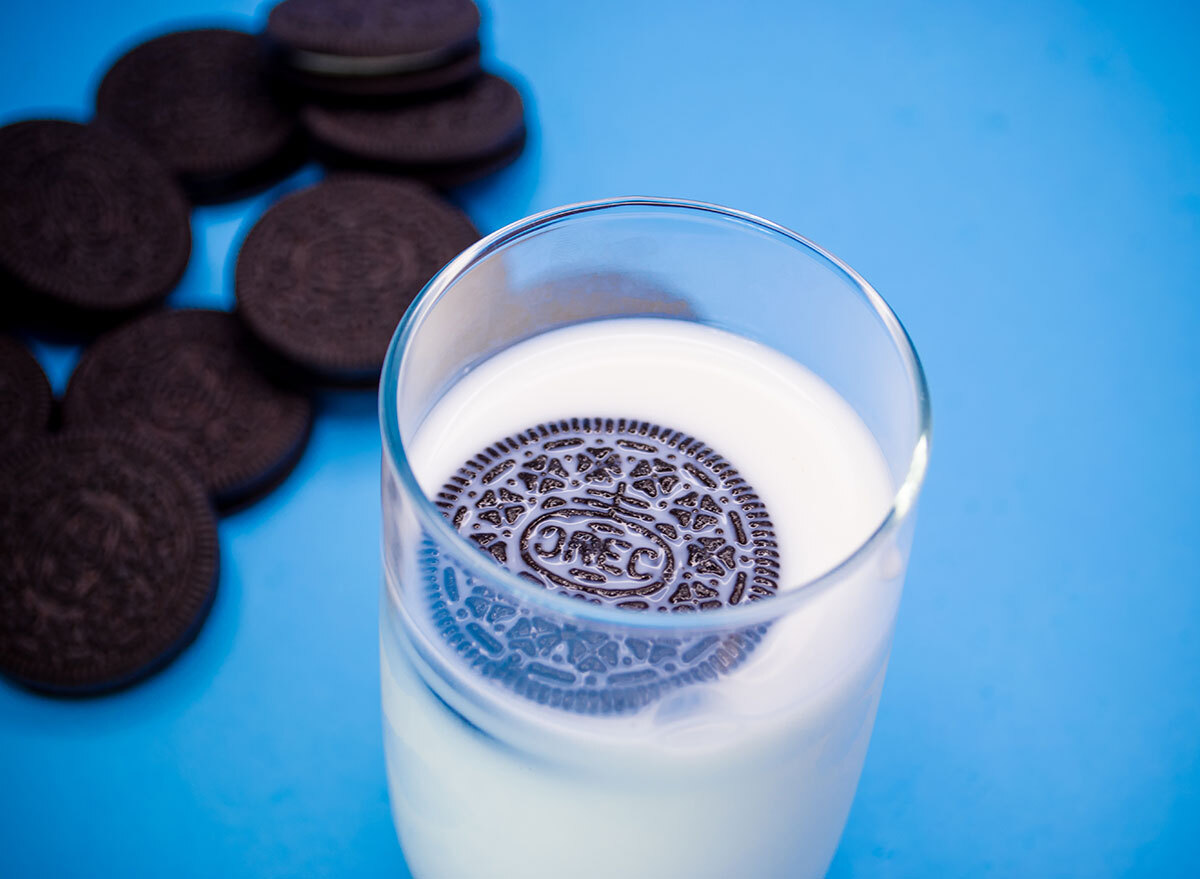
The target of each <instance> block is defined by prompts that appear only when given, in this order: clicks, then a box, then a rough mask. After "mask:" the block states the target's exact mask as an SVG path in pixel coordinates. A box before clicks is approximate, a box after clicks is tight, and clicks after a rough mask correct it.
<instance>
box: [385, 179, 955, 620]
mask: <svg viewBox="0 0 1200 879" xmlns="http://www.w3.org/2000/svg"><path fill="white" fill-rule="evenodd" d="M638 207H646V208H665V209H670V210H678V211H680V212H685V213H689V212H690V213H694V214H697V215H703V214H708V215H715V216H717V217H719V218H722V219H725V220H733V221H738V222H741V223H747V224H749V225H751V226H755V227H758V228H759V229H761V230H764V231H767V232H770V233H773V234H774V235H776V236H780V237H782V238H783V239H785V240H787V241H788V242H790V243H791V244H792V245H793V246H795V245H799V247H801V248H803V249H806V250H809V251H811V252H812V253H814V254H816V255H817V256H818V257H820V258H821V259H822V260H824V261H825V262H826V263H828V264H829V265H830V266H831V267H832V268H834V269H836V270H838V271H840V272H841V273H842V274H843V275H844V276H845V277H846V278H847V279H848V280H849V281H850V282H851V284H852V285H853V286H854V287H855V288H857V290H858V292H859V293H860V294H861V295H862V296H863V297H864V298H865V299H866V300H867V303H868V304H869V305H870V306H871V308H872V309H873V310H874V312H875V314H876V316H877V317H878V318H879V319H880V320H881V321H882V322H883V325H884V327H885V329H886V330H887V332H888V335H889V336H890V337H891V341H892V343H893V345H895V347H896V349H897V350H898V351H899V352H900V355H901V357H902V358H903V360H904V365H905V367H906V369H907V372H908V375H909V379H910V380H911V382H912V385H913V388H914V390H915V394H916V398H915V400H914V401H913V403H914V405H915V407H916V408H917V409H918V430H917V436H916V439H915V441H914V443H913V448H912V453H911V455H910V457H909V466H908V471H907V473H906V474H905V477H904V479H903V480H902V481H901V483H900V485H899V486H898V487H897V488H896V491H895V494H894V495H893V497H892V502H891V504H890V505H889V507H888V511H887V514H886V515H885V516H884V517H883V520H882V521H881V522H880V523H879V524H878V525H877V526H876V527H875V529H874V530H873V531H871V533H870V534H868V535H867V536H866V537H865V538H864V539H863V540H862V541H860V542H859V543H858V544H857V545H856V546H855V548H854V549H853V550H852V551H851V552H849V553H848V554H847V555H846V556H844V557H843V558H842V559H841V560H840V561H838V562H837V563H836V564H834V565H832V566H830V567H829V568H827V569H826V570H824V571H822V572H821V573H819V574H817V575H815V576H813V577H810V578H809V579H807V580H805V581H803V582H801V583H799V584H797V585H792V586H789V587H787V588H786V589H782V590H781V591H779V592H777V593H776V594H775V595H774V596H773V597H772V598H771V600H770V601H755V602H749V603H747V604H743V605H738V606H725V607H721V608H717V609H714V610H708V611H704V612H703V613H689V614H641V613H636V612H630V611H629V610H623V609H621V608H618V607H615V606H607V605H600V604H592V603H591V602H587V601H580V600H579V599H577V598H572V597H570V596H568V595H566V594H564V593H560V592H552V591H550V590H548V589H545V588H543V587H541V586H539V585H537V584H534V583H531V582H529V581H527V580H525V579H524V578H522V577H520V576H518V575H517V574H515V573H513V572H512V571H509V570H508V569H506V568H502V567H500V566H499V565H497V564H496V562H495V560H494V559H492V558H490V557H489V556H487V555H485V554H484V553H481V552H479V550H478V549H477V548H476V547H475V546H474V545H473V544H471V543H470V542H469V541H468V540H467V539H466V538H465V537H463V536H462V535H461V534H459V533H458V531H457V530H456V529H455V528H453V527H452V525H451V523H450V522H448V521H447V520H446V518H445V517H444V516H443V515H442V512H441V510H439V509H438V508H437V507H436V506H435V505H434V503H433V501H431V500H430V499H429V498H428V497H427V496H426V494H425V492H424V490H423V489H422V488H421V485H420V482H419V481H418V479H417V476H416V474H415V473H414V472H413V469H412V467H411V466H410V465H409V463H408V456H407V454H406V453H405V448H404V442H403V439H402V438H401V436H400V422H399V418H398V409H397V400H398V396H399V378H400V373H401V370H402V369H403V364H404V357H405V354H406V353H407V351H408V348H409V343H410V341H411V339H412V337H413V335H414V334H415V333H416V332H417V330H418V329H419V328H420V327H421V325H422V324H423V323H424V320H425V317H426V316H427V315H428V313H429V312H430V310H431V309H432V308H433V306H434V305H435V303H436V302H437V301H438V300H439V299H440V298H441V296H442V295H443V294H444V293H445V292H446V290H447V289H449V287H450V285H451V284H452V283H453V282H454V281H455V280H457V279H458V278H459V277H460V276H462V275H463V274H465V273H466V272H467V271H468V270H469V269H470V268H471V267H472V266H474V265H476V264H478V263H479V262H480V261H482V260H483V259H484V258H485V257H487V256H488V255H490V254H492V253H495V252H496V251H498V250H499V249H500V248H502V247H504V246H505V245H507V244H509V243H511V242H513V241H516V240H518V239H520V238H523V237H525V236H526V235H528V234H529V233H531V232H534V231H536V230H538V229H541V228H544V227H548V226H551V225H554V224H557V223H558V222H560V221H562V220H564V219H567V218H570V217H575V216H581V215H586V214H591V213H596V212H600V211H609V210H613V209H620V208H638ZM379 423H380V430H381V433H382V436H383V457H384V464H385V465H386V466H391V467H392V468H393V470H394V471H395V473H396V476H397V477H398V479H399V481H400V487H401V491H402V493H403V494H404V495H405V496H407V497H409V498H411V499H412V509H413V510H414V512H415V515H416V518H417V520H418V521H419V523H420V525H421V527H422V528H423V529H425V532H426V534H428V535H430V536H431V537H432V538H433V539H434V540H435V541H436V542H437V544H438V546H439V547H441V548H446V549H452V550H453V554H454V557H455V558H454V561H455V563H457V564H459V565H460V566H461V567H462V568H463V569H464V570H465V571H466V572H467V573H468V574H470V575H473V576H475V577H477V578H479V579H481V580H483V581H485V582H486V581H491V582H497V583H499V584H502V585H503V586H504V588H505V589H507V590H508V591H509V592H510V593H511V594H513V595H515V596H516V597H519V598H520V599H521V600H522V601H527V602H528V603H530V604H532V605H535V606H538V607H541V608H543V609H545V610H546V611H549V612H552V613H557V614H561V615H563V616H567V617H574V618H578V619H581V620H586V621H588V622H594V623H599V624H604V625H611V626H618V627H620V628H624V629H630V628H636V629H653V630H658V631H676V632H678V631H681V630H686V631H688V632H697V631H717V630H724V629H730V628H741V627H744V626H748V625H755V624H757V623H762V622H769V621H770V620H772V619H775V618H778V617H782V616H784V615H786V614H787V613H789V612H790V611H791V610H793V609H795V608H796V607H798V606H800V605H801V604H804V603H807V601H808V600H809V599H811V598H812V597H813V596H814V595H815V594H817V593H819V592H823V591H824V590H825V589H827V588H829V587H831V586H833V585H835V584H836V583H838V582H839V581H841V580H842V579H843V578H844V577H845V576H847V575H848V574H849V573H850V572H852V571H853V570H855V569H857V568H858V567H859V566H860V565H861V564H863V563H864V562H865V561H866V560H867V559H868V558H870V557H871V556H872V554H873V552H874V550H875V549H876V548H877V547H879V546H881V545H882V544H884V542H885V541H886V540H887V539H888V538H889V537H890V536H891V535H893V534H894V533H896V532H897V531H898V530H899V528H900V527H901V526H902V525H903V524H904V522H905V521H906V520H907V518H908V517H909V516H910V515H911V514H912V511H913V509H914V507H915V505H916V500H917V496H918V494H919V493H920V490H921V486H922V484H923V483H924V480H925V473H926V470H927V465H928V460H929V449H930V441H931V438H932V429H933V415H932V411H931V408H930V401H929V388H928V385H927V383H926V379H925V370H924V368H923V367H922V366H921V360H920V357H919V356H918V355H917V351H916V348H915V347H914V346H913V343H912V339H911V338H910V337H909V335H908V331H907V330H905V328H904V325H903V324H902V323H901V322H900V319H899V318H898V317H897V316H896V313H895V312H894V311H892V309H891V307H890V306H889V305H888V304H887V302H886V301H884V299H883V297H882V296H880V295H879V293H878V292H877V291H876V290H875V288H874V287H872V286H871V285H870V284H869V283H867V281H866V280H865V279H864V278H863V277H862V276H861V275H859V274H858V272H856V271H855V270H854V269H852V268H851V267H850V266H848V265H847V264H846V263H844V262H842V261H841V260H840V259H838V258H837V257H836V256H834V255H833V254H832V253H829V252H828V251H827V250H825V249H824V248H822V247H820V246H819V245H817V244H814V243H813V242H812V241H809V240H808V239H807V238H805V237H803V236H802V235H799V234H797V233H795V232H793V231H792V230H790V229H788V228H787V227H785V226H781V225H779V224H778V223H774V222H771V221H770V220H766V219H763V218H762V217H759V216H756V215H754V214H750V213H747V212H745V211H739V210H736V209H734V208H729V207H724V206H722V205H717V204H711V203H708V202H700V201H691V200H687V199H676V198H661V197H653V196H625V197H619V198H610V199H600V200H596V201H586V202H577V203H575V204H569V205H564V206H561V207H557V208H551V209H550V210H546V211H541V212H540V213H536V214H532V215H531V216H528V217H525V218H524V219H521V220H517V221H516V222H514V223H510V224H509V225H507V226H504V227H503V228H501V229H498V230H496V231H495V232H492V233H491V234H490V235H486V236H484V237H483V238H481V239H480V240H479V241H477V242H475V243H474V244H472V245H471V246H470V247H468V248H467V249H466V250H464V251H462V253H460V254H459V255H458V256H456V257H455V258H454V259H452V260H451V261H450V262H448V263H447V264H446V265H445V266H443V267H442V269H441V270H440V271H439V272H438V273H437V274H436V275H434V276H433V277H432V278H431V279H430V280H429V282H428V283H427V284H426V285H425V286H424V287H423V288H422V289H421V292H420V293H418V294H417V296H416V297H415V298H414V299H413V301H412V303H411V304H410V305H409V307H408V309H407V310H406V311H405V313H404V316H403V318H401V320H400V323H399V325H398V326H397V327H396V331H395V333H394V334H393V335H392V341H391V343H390V344H389V346H388V351H387V356H386V358H385V360H384V364H383V371H382V373H381V375H380V385H379ZM664 617H665V618H664Z"/></svg>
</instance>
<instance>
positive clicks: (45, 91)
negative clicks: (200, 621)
mask: <svg viewBox="0 0 1200 879" xmlns="http://www.w3.org/2000/svg"><path fill="white" fill-rule="evenodd" d="M486 12H487V15H486V24H485V34H486V42H487V47H488V48H487V54H488V57H489V58H491V59H492V63H493V64H494V65H495V66H496V67H498V68H500V69H502V70H505V71H510V72H512V73H514V74H515V75H517V76H518V77H519V81H520V82H521V83H522V86H523V88H524V90H525V93H526V95H527V97H528V104H529V109H530V114H531V117H532V120H533V136H532V137H531V140H530V145H529V149H528V150H527V152H526V154H525V156H524V157H523V158H522V159H521V160H520V162H519V163H518V164H517V165H516V166H514V167H512V168H510V169H509V170H507V171H505V172H504V173H502V174H501V175H499V176H497V177H495V178H494V179H492V180H489V181H487V182H485V183H482V184H477V185H475V186H473V187H471V188H468V189H466V190H463V191H461V192H460V193H458V194H457V196H456V197H457V198H458V199H459V200H460V201H461V203H462V204H463V205H464V206H465V207H466V209H467V210H468V211H469V212H470V214H471V215H472V216H473V217H474V218H475V220H476V221H477V223H478V225H479V226H480V228H481V229H482V230H484V231H491V230H493V229H495V228H497V227H499V226H501V225H504V224H506V223H508V222H510V221H512V220H515V219H518V218H519V217H521V216H523V215H526V214H529V213H532V212H534V211H537V210H542V209H544V208H548V207H552V206H554V205H558V204H562V203H566V202H572V201H580V200H586V199H593V198H599V197H605V196H613V195H631V194H648V195H673V196H682V197H687V198H695V199H700V200H705V201H714V202H720V203H724V204H729V205H732V206H735V207H739V208H744V209H746V210H749V211H752V212H755V213H758V214H761V215H763V216H766V217H769V218H771V219H774V220H777V221H779V222H781V223H783V224H785V225H787V226H790V227H792V228H794V229H796V230H798V231H799V232H801V233H802V234H804V235H806V236H808V237H810V238H812V239H814V240H815V241H817V242H819V243H821V244H822V245H824V246H826V247H828V248H829V249H830V250H832V251H833V252H834V253H836V254H838V255H839V256H841V257H843V258H844V259H846V260H847V261H848V262H849V263H850V264H851V265H853V266H855V267H856V268H858V269H859V270H860V271H861V272H862V273H863V274H864V275H865V276H866V277H867V278H868V279H870V280H871V281H872V282H873V283H874V284H875V286H876V287H877V288H878V289H879V290H880V291H881V292H882V293H883V295H884V296H885V297H886V298H887V299H888V300H889V301H890V302H891V304H892V305H893V307H894V308H895V309H896V310H897V312H898V313H899V314H900V316H901V318H902V319H903V320H904V321H905V323H906V325H907V327H908V329H909V331H910V332H911V334H912V336H913V338H914V339H915V341H916V344H917V347H918V349H919V351H920V352H921V354H922V356H923V358H924V362H925V366H926V368H927V370H928V373H929V380H930V384H931V386H932V393H933V401H934V412H935V422H936V428H935V442H934V455H933V464H932V470H931V472H930V476H929V480H928V484H927V486H926V490H925V494H924V497H923V503H922V509H921V521H920V523H919V527H918V530H917V539H916V546H915V550H914V552H913V557H912V565H911V569H910V574H909V583H908V591H907V593H906V596H905V600H904V605H903V608H902V611H901V615H900V620H899V626H898V631H897V636H896V642H895V650H894V654H893V659H892V664H891V670H890V675H889V680H888V685H887V687H886V689H885V693H884V698H883V702H882V705H881V708H880V711H879V717H878V723H877V726H876V730H875V735H874V739H873V742H872V745H871V750H870V754H869V757H868V759H867V764H866V769H865V772H864V774H863V779H862V783H861V785H860V787H859V791H858V798H857V800H856V801H855V805H854V809H853V812H852V814H851V816H850V821H849V825H848V826H847V828H846V832H845V835H844V837H843V840H842V843H841V847H840V849H839V851H838V854H837V858H836V860H835V861H834V865H833V868H832V870H831V872H830V875H831V876H833V877H844V876H888V877H890V876H929V875H945V876H962V877H966V876H984V875H988V876H1023V877H1029V876H1114V875H1130V876H1195V875H1198V874H1200V539H1198V538H1197V531H1198V530H1200V515H1198V514H1197V502H1198V500H1200V466H1198V464H1197V460H1198V454H1197V453H1198V450H1200V354H1198V346H1200V343H1198V341H1197V340H1198V339H1200V97H1198V94H1200V15H1198V14H1197V13H1198V8H1197V7H1196V6H1195V5H1193V4H1188V3H1179V4H1161V3H1157V4H1150V5H1146V4H1134V3H1126V4H1118V3H1090V2H1089V3H1084V2H1066V0H1043V2H1016V3H1010V4H982V3H979V4H948V3H935V2H910V0H904V2H898V3H870V2H862V0H849V2H843V3H838V4H826V3H793V2H778V3H767V2H753V3H746V4H739V5H737V6H736V7H735V5H734V4H728V3H724V2H689V3H686V4H683V3H669V2H657V3H656V2H646V0H620V2H608V3H603V4H600V3H558V2H550V0H545V2H537V3H535V2H518V0H493V2H492V3H491V5H490V6H488V7H487V9H486ZM263 15H265V8H257V9H256V8H255V7H254V4H252V3H238V2H236V0H226V2H224V3H222V2H220V0H211V2H206V0H125V2H122V3H120V5H119V8H115V9H114V8H112V7H111V6H110V5H109V4H101V3H82V2H72V0H39V2H37V3H27V4H22V5H21V6H20V7H19V8H18V7H17V6H16V4H8V5H7V7H6V9H5V11H4V13H3V27H2V28H0V50H2V51H0V121H9V120H11V119H16V118H20V117H24V116H30V115H34V114H56V115H65V116H68V117H74V118H82V117H84V116H86V114H87V113H88V111H89V106H90V101H91V96H92V93H93V89H94V87H95V82H96V79H97V76H98V75H99V73H100V72H101V71H102V70H103V69H104V68H105V66H106V65H107V63H108V62H109V61H110V60H111V59H112V58H113V57H114V53H116V52H117V51H118V47H120V46H121V45H122V44H123V43H125V42H127V41H129V40H130V39H131V38H133V37H134V36H135V35H138V34H141V33H146V32H149V31H153V30H154V29H157V28H162V27H168V26H172V25H179V24H181V23H196V22H205V21H212V20H218V21H233V22H238V23H241V24H242V25H243V26H247V27H255V26H256V25H257V22H259V21H260V20H261V17H262V16H263ZM316 173H317V172H316V171H315V170H314V169H309V170H307V171H306V172H302V175H301V176H300V177H299V178H297V179H296V180H293V181H290V182H289V183H287V184H284V188H286V187H289V186H291V187H294V186H296V185H298V184H299V183H300V182H303V181H304V180H306V179H313V178H315V176H316ZM276 197H278V191H276V192H274V193H268V194H267V195H265V196H261V197H257V198H254V199H251V200H248V201H244V202H240V203H236V204H232V205H226V206H220V207H210V208H204V209H201V210H197V211H196V212H195V219H194V229H195V245H194V252H193V258H192V262H191V265H190V267H189V269H188V271H187V274H186V276H185V278H184V280H183V283H182V285H181V286H180V288H179V290H178V291H177V292H176V293H175V294H173V296H172V301H173V302H174V303H176V304H189V305H200V304H210V305H211V304H215V305H218V306H228V305H230V304H231V301H232V293H231V288H230V282H229V276H230V268H231V262H232V257H233V254H234V253H235V252H236V249H237V245H238V242H239V241H240V239H241V237H242V236H243V235H244V234H245V231H246V230H247V228H248V227H249V225H250V224H251V223H252V222H253V221H254V218H255V217H256V216H258V215H259V213H261V211H262V210H263V208H264V207H265V206H266V205H267V204H269V203H270V202H271V200H272V199H274V198H276ZM38 353H39V355H40V356H41V358H42V360H43V362H44V363H45V364H46V366H47V368H48V369H49V371H50V372H51V375H52V380H53V383H54V384H55V386H56V388H58V389H59V390H61V389H62V388H63V387H64V385H65V383H66V380H67V377H68V374H69V370H70V367H71V364H72V362H73V360H74V358H75V356H76V352H75V351H74V350H73V349H70V348H63V347H55V346H50V345H47V344H44V343H39V344H38ZM321 406H322V412H321V416H320V419H319V422H318V425H317V428H316V432H315V433H314V435H313V438H312V445H311V446H310V448H309V449H308V451H307V454H306V455H305V457H304V459H303V461H302V463H301V464H300V466H299V468H298V469H297V471H296V473H295V474H294V475H293V476H292V477H291V478H290V479H289V480H288V481H287V482H286V484H285V485H284V486H283V487H282V488H281V489H280V490H279V491H278V492H276V493H275V494H274V495H272V496H271V497H269V498H268V499H266V500H265V501H263V502H261V503H259V504H258V505H257V506H255V507H253V508H251V509H249V510H247V511H245V512H242V513H239V514H237V515H234V516H230V517H228V518H226V519H225V520H224V521H223V522H222V524H221V551H222V554H223V572H222V578H221V584H220V593H219V597H218V599H217V602H216V606H215V608H214V611H213V613H212V616H211V618H210V620H209V622H208V624H207V626H206V628H205V629H204V631H203V632H202V633H201V635H200V637H199V638H198V640H197V641H196V643H195V644H194V646H192V647H191V648H190V649H189V650H188V651H187V652H186V653H185V654H184V655H183V656H182V657H180V659H179V660H178V661H176V662H175V663H174V664H173V665H171V666H170V667H169V668H168V669H167V670H166V671H164V672H163V673H162V674H159V675H158V676H156V677H154V678H153V679H151V680H149V681H147V682H145V683H143V684H142V685H140V686H138V687H136V688H134V689H131V690H129V691H127V692H124V693H121V694H118V695H115V696H112V697H109V698H104V699H98V700H91V701H83V702H61V701H54V700H50V699H44V698H40V697H37V696H34V695H31V694H29V693H27V692H24V691H22V690H19V689H16V688H14V687H11V686H8V685H7V684H0V875H3V876H5V877H27V876H28V877H33V876H39V877H40V876H88V877H92V876H122V877H140V876H163V875H170V876H176V877H184V876H198V877H201V876H202V877H212V876H225V877H238V876H254V877H263V876H298V875H307V876H316V875H336V876H341V877H357V876H372V877H374V876H392V877H402V876H406V875H407V871H406V868H405V864H404V858H403V854H402V852H401V849H400V846H399V844H398V843H397V841H396V838H395V835H394V833H393V830H392V825H391V819H390V817H389V813H388V808H387V792H386V789H385V783H384V767H383V755H382V753H381V745H380V733H379V729H380V717H379V697H378V693H377V686H378V670H377V660H376V651H377V640H376V601H377V589H378V576H379V565H378V559H377V531H378V527H379V505H378V481H379V476H378V466H379V454H380V449H379V438H378V433H377V427H376V422H375V415H374V411H375V408H374V407H375V402H374V399H373V397H372V396H371V395H370V394H365V393H347V394H341V395H336V394H333V395H329V396H327V397H325V398H323V399H322V401H321Z"/></svg>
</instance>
